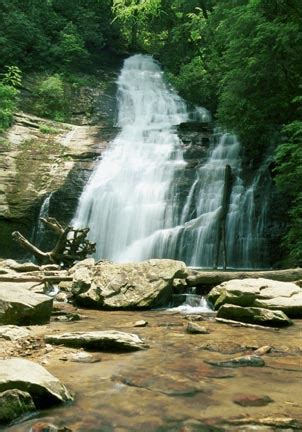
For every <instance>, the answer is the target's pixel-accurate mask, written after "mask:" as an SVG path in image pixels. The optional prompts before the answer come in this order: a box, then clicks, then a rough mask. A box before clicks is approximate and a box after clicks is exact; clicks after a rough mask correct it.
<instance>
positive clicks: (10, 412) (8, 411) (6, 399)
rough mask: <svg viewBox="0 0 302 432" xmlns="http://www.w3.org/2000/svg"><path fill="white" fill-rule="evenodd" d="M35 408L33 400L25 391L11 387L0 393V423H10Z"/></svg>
mask: <svg viewBox="0 0 302 432" xmlns="http://www.w3.org/2000/svg"><path fill="white" fill-rule="evenodd" d="M35 409H36V407H35V404H34V401H33V400H32V397H31V396H30V394H29V393H27V392H24V391H20V390H17V389H12V390H6V391H4V392H3V393H0V423H10V422H11V421H12V420H15V419H16V418H18V417H20V416H22V415H24V414H27V413H29V412H31V411H35Z"/></svg>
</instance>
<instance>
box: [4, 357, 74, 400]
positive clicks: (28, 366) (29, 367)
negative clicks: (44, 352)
mask: <svg viewBox="0 0 302 432" xmlns="http://www.w3.org/2000/svg"><path fill="white" fill-rule="evenodd" d="M11 389H18V390H21V391H25V392H27V393H29V394H30V395H31V397H32V398H33V400H34V402H35V405H36V406H37V407H38V408H44V407H47V406H50V405H53V404H55V403H58V402H66V401H71V400H72V396H71V394H70V393H69V392H68V390H67V389H66V387H65V386H64V385H63V384H61V382H60V381H59V380H58V379H57V378H56V377H54V376H53V375H51V374H50V373H49V372H48V371H47V370H46V369H45V368H44V367H43V366H40V365H39V364H37V363H34V362H31V361H29V360H24V359H19V358H11V359H8V360H0V391H2V392H3V391H6V390H11Z"/></svg>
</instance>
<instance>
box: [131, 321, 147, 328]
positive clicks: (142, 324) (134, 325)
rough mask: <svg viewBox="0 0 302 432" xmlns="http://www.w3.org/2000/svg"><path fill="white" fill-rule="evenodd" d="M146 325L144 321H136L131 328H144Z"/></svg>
mask: <svg viewBox="0 0 302 432" xmlns="http://www.w3.org/2000/svg"><path fill="white" fill-rule="evenodd" d="M147 325H148V322H147V321H145V320H138V321H135V323H133V327H146V326H147Z"/></svg>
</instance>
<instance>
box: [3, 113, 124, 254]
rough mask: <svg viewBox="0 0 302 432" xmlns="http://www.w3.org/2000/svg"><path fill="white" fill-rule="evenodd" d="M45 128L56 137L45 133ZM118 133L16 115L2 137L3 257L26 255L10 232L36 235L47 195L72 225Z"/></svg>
mask: <svg viewBox="0 0 302 432" xmlns="http://www.w3.org/2000/svg"><path fill="white" fill-rule="evenodd" d="M45 125H46V127H47V128H50V129H51V130H52V132H51V133H45V132H43V130H44V129H43V127H45ZM115 135H116V130H115V129H114V128H113V127H112V126H107V125H106V124H104V123H102V124H100V125H98V126H75V125H70V124H66V123H58V122H55V121H49V120H45V119H43V118H40V117H37V116H33V115H28V114H24V113H18V114H16V116H15V124H14V125H13V126H12V128H10V129H9V130H8V131H7V132H6V133H5V134H3V135H2V136H0V232H1V246H0V256H2V257H14V258H19V257H23V256H24V251H23V250H22V249H21V248H18V247H17V245H16V244H15V243H14V242H12V240H11V233H12V232H13V231H16V230H18V231H21V232H22V234H23V235H25V236H26V237H32V235H33V234H36V233H34V232H33V228H34V226H36V225H37V222H38V216H39V212H40V210H41V208H42V205H43V203H44V201H45V199H46V198H47V197H49V198H50V199H49V202H48V211H49V213H50V216H53V217H57V218H58V219H59V220H60V221H62V222H69V220H70V219H71V217H72V216H73V214H74V212H75V209H76V206H77V200H78V197H79V195H80V193H81V191H82V189H83V187H84V185H85V183H86V181H87V180H88V178H89V175H90V173H91V171H92V169H93V168H94V165H95V160H96V158H97V157H98V156H100V155H101V154H102V152H103V150H104V149H105V148H106V147H107V145H108V142H109V141H110V140H111V139H112V138H113V137H114V136H115ZM50 194H51V195H50ZM59 208H60V211H59V213H58V209H59ZM45 241H46V239H45Z"/></svg>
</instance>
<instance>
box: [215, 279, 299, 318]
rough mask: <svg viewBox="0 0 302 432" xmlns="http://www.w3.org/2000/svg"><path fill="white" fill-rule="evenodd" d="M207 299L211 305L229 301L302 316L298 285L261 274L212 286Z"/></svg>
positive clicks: (297, 316)
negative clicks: (253, 277) (273, 279)
mask: <svg viewBox="0 0 302 432" xmlns="http://www.w3.org/2000/svg"><path fill="white" fill-rule="evenodd" d="M208 300H209V301H210V302H211V303H212V304H213V305H214V308H215V309H219V308H220V307H221V306H222V305H224V304H232V305H238V306H243V307H258V308H264V309H272V310H280V311H283V312H284V313H286V314H287V315H288V316H289V317H291V318H299V317H302V289H301V288H300V287H299V286H298V285H297V284H295V283H291V282H279V281H272V280H270V279H264V278H259V279H243V280H240V279H235V280H232V281H228V282H224V283H222V284H220V285H218V286H216V287H215V288H213V289H212V290H211V292H210V293H209V295H208ZM229 318H230V317H229ZM230 319H232V318H230Z"/></svg>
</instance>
